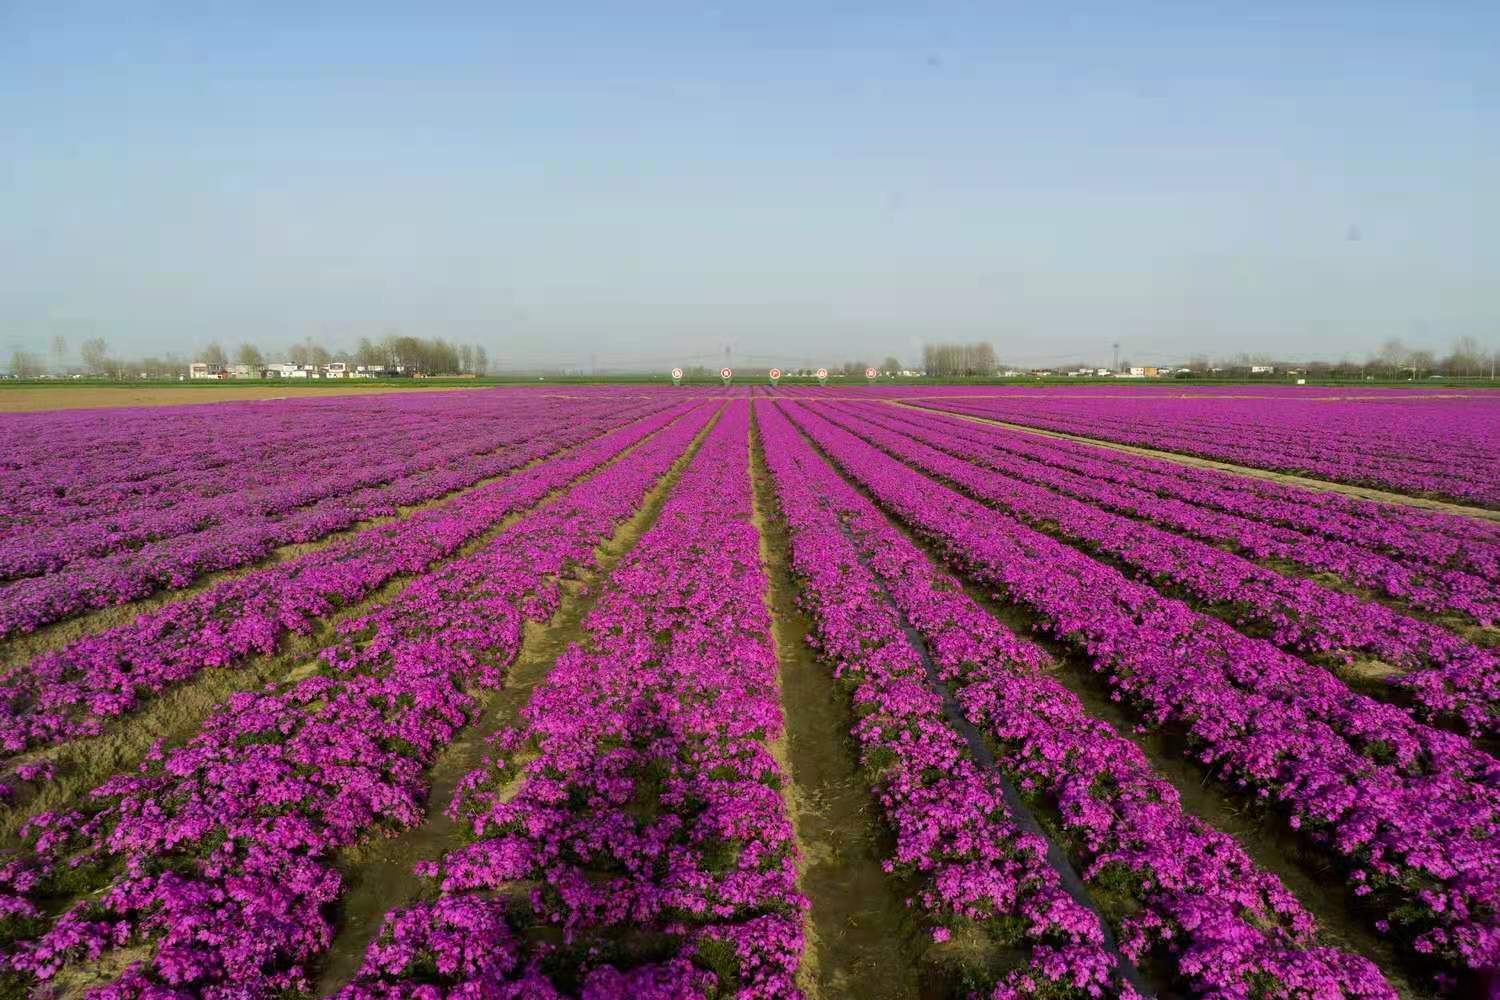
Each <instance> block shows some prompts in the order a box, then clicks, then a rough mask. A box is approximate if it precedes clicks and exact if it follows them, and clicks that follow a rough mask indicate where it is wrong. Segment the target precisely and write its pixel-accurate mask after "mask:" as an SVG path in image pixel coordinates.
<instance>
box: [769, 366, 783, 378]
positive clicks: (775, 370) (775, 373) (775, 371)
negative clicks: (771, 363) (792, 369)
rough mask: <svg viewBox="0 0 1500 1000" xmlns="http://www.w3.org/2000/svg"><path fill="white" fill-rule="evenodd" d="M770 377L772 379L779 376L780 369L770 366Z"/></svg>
mask: <svg viewBox="0 0 1500 1000" xmlns="http://www.w3.org/2000/svg"><path fill="white" fill-rule="evenodd" d="M771 377H772V378H773V379H777V378H781V369H780V368H772V369H771Z"/></svg>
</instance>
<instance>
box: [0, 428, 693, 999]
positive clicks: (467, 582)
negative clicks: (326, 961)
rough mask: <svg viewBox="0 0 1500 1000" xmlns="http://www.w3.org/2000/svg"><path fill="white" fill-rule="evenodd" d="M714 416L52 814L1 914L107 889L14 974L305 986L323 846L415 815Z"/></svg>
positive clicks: (577, 491) (333, 846)
mask: <svg viewBox="0 0 1500 1000" xmlns="http://www.w3.org/2000/svg"><path fill="white" fill-rule="evenodd" d="M711 415H712V410H711V408H709V407H703V406H696V407H691V412H689V413H688V414H687V415H686V416H684V417H683V418H682V419H680V420H678V421H677V422H675V423H673V424H672V425H671V426H669V427H667V428H665V429H663V430H662V431H661V432H660V433H658V434H657V435H655V436H654V437H652V438H651V439H650V440H648V441H646V442H645V443H643V444H642V445H641V446H640V447H639V448H638V449H636V451H634V452H633V453H632V454H631V455H630V457H629V460H628V461H622V462H616V463H614V464H612V465H610V466H608V467H607V468H605V469H604V470H602V471H601V472H599V473H598V474H597V475H596V476H594V477H593V478H591V479H589V480H586V481H584V482H581V483H579V484H577V485H576V486H574V487H573V488H572V489H570V490H568V491H567V492H566V493H564V494H562V495H561V496H559V497H557V498H556V499H554V500H552V501H550V502H548V503H546V504H544V505H543V506H542V507H540V508H538V509H537V510H536V511H534V512H533V513H531V514H530V515H528V516H527V517H525V518H523V519H521V520H520V521H518V522H516V523H515V524H513V525H511V526H510V527H509V528H508V529H507V530H506V531H504V532H503V533H501V534H500V535H499V536H497V537H496V538H495V539H493V540H492V541H491V542H490V543H488V544H487V545H485V546H484V547H482V548H481V549H479V550H477V551H476V552H474V553H471V554H468V555H466V556H464V557H462V558H460V559H458V560H456V561H455V562H453V563H451V564H449V565H447V566H445V567H443V568H441V569H439V570H435V571H433V572H431V573H429V574H426V575H424V576H421V577H419V578H418V579H416V580H414V581H413V582H412V584H411V585H410V586H409V587H407V588H406V589H405V590H404V591H403V592H402V593H401V594H400V595H399V596H398V597H397V598H396V599H395V600H394V601H392V602H391V603H389V604H386V605H383V606H381V607H379V608H377V609H375V610H374V611H372V612H370V613H369V614H366V615H364V616H361V617H359V618H357V619H352V620H349V621H347V622H345V623H343V624H342V625H341V626H340V628H341V633H342V638H341V640H340V641H339V642H338V643H337V644H336V645H334V646H331V647H329V648H328V649H327V650H325V652H324V655H323V658H322V663H321V668H320V669H319V670H318V671H317V672H316V673H314V674H313V675H312V676H309V677H306V678H303V679H301V680H297V681H293V682H289V683H287V684H285V685H283V686H280V687H274V686H273V687H268V688H266V689H264V690H262V691H258V692H245V693H242V694H237V695H234V696H233V697H231V698H230V699H229V701H228V702H227V703H226V704H225V705H224V706H222V707H221V708H220V709H218V710H217V711H215V712H214V713H213V714H212V715H211V716H210V718H209V719H208V720H207V721H206V722H205V724H204V726H203V728H202V730H201V731H200V732H199V734H198V735H197V736H195V737H194V738H193V739H191V740H189V741H188V742H187V743H186V744H185V745H183V746H182V747H180V748H177V749H174V750H170V751H163V752H158V753H156V754H154V755H153V756H152V758H151V759H150V760H148V761H147V762H146V763H145V764H144V765H143V766H142V768H141V769H140V771H139V773H137V774H133V775H121V776H119V777H116V778H114V779H112V780H110V781H108V782H106V783H105V784H104V785H102V786H101V787H99V788H97V789H95V790H94V792H93V794H92V796H91V798H90V800H89V802H88V803H87V804H86V806H85V807H84V808H82V809H79V810H76V811H73V812H69V813H64V814H45V815H43V816H41V817H38V818H37V819H36V820H35V821H34V822H32V823H31V824H29V827H28V830H27V831H26V836H27V840H28V843H29V846H30V852H29V854H28V855H26V856H23V857H19V858H16V859H14V860H12V861H10V862H8V863H7V864H6V865H5V866H4V867H3V868H0V900H4V902H3V903H0V906H3V907H4V910H5V912H7V913H9V914H10V915H11V917H12V919H31V920H37V919H41V918H42V917H43V913H42V912H41V910H40V909H39V908H38V907H37V906H36V904H35V902H34V900H36V899H38V898H39V897H40V896H44V895H46V894H47V892H48V889H49V887H50V886H51V885H53V884H55V883H56V881H57V880H58V879H60V878H66V877H72V878H73V879H74V880H77V879H80V878H81V879H84V880H89V879H92V880H93V881H95V882H97V883H98V886H97V889H96V890H95V891H92V892H88V893H86V894H85V895H83V896H82V897H81V898H80V899H79V900H78V901H77V902H75V903H74V904H73V905H72V906H70V907H69V908H68V909H67V910H66V911H65V912H63V913H62V914H61V915H60V916H59V917H57V918H56V919H55V920H53V921H51V922H50V926H49V927H47V929H46V930H45V932H44V933H41V934H40V935H38V936H34V937H25V938H23V940H21V941H20V942H19V943H18V944H16V945H15V946H13V948H12V954H11V955H10V956H9V959H8V963H9V965H10V966H11V967H12V968H13V969H15V970H17V971H19V972H22V973H25V974H29V975H30V976H33V977H35V978H36V979H38V980H47V979H49V978H51V977H53V976H54V975H55V974H56V973H57V972H58V971H59V970H60V969H61V968H62V967H64V966H65V965H67V964H69V963H75V962H92V961H95V960H98V959H99V958H100V957H102V956H103V955H104V954H105V953H106V952H108V951H110V950H113V949H118V948H122V947H132V946H144V948H145V950H146V951H147V953H148V955H149V957H148V958H146V959H144V960H143V961H141V962H138V963H134V964H133V965H132V966H131V968H130V969H129V970H127V971H126V973H125V974H124V976H123V978H121V979H120V980H119V981H118V982H116V983H115V984H113V985H112V986H110V987H107V988H105V989H104V990H103V991H102V994H103V995H104V996H108V997H111V998H124V997H150V996H155V995H157V990H158V988H159V987H162V986H165V987H168V988H170V989H174V990H180V991H191V992H192V993H193V994H194V995H204V996H210V997H224V998H228V997H251V996H270V995H272V994H274V993H276V992H277V991H281V990H287V989H295V990H306V989H308V988H309V981H308V970H309V963H310V962H311V961H312V960H314V959H315V958H316V957H317V956H319V955H320V954H321V953H322V952H323V951H325V950H326V949H327V947H328V944H329V941H330V939H331V937H332V933H333V926H332V924H331V922H330V917H329V909H330V904H332V903H334V902H335V901H336V900H337V899H338V897H339V894H340V890H341V878H340V875H339V873H338V870H337V868H336V867H335V865H334V860H335V859H334V852H335V851H336V850H337V849H339V848H341V847H345V846H348V845H350V844H354V843H357V842H358V841H360V840H362V839H365V838H368V837H371V836H374V835H378V834H379V833H381V832H385V831H392V830H398V829H401V828H405V827H409V826H412V825H414V824H416V823H419V822H421V820H422V818H423V815H424V811H425V798H426V794H427V789H428V778H427V775H426V770H427V768H428V767H429V766H430V765H431V764H432V762H433V759H434V757H435V755H436V754H437V752H438V751H439V750H440V749H441V748H442V747H444V746H446V745H447V744H448V743H449V742H450V741H451V740H452V739H453V737H454V736H455V734H456V733H457V732H458V731H459V729H460V728H461V727H463V726H464V725H465V724H466V723H467V722H469V721H470V717H471V715H472V713H473V710H474V707H475V700H474V695H473V693H472V692H474V691H475V690H479V689H484V688H494V687H497V686H498V685H500V684H501V683H502V681H503V677H504V674H505V669H506V666H507V665H508V664H509V663H510V662H512V660H513V659H514V656H515V654H516V651H517V649H518V647H519V645H520V641H521V633H522V626H523V623H524V621H525V620H526V619H531V620H535V621H541V620H545V619H547V618H548V617H550V616H551V614H552V613H553V612H554V610H555V609H556V608H557V606H558V604H559V603H560V600H561V596H562V588H561V584H560V578H561V577H562V576H563V575H564V574H566V573H570V572H574V571H576V569H577V568H579V567H586V566H588V565H590V564H591V563H592V561H593V560H594V558H595V551H596V548H597V546H598V545H599V544H600V543H601V542H602V541H603V540H604V539H605V538H607V537H608V536H609V534H610V533H611V532H612V531H613V529H614V527H615V526H616V525H617V524H618V523H619V522H620V521H622V520H623V519H624V518H626V517H628V516H629V515H630V513H631V512H632V511H633V510H635V509H636V508H638V507H639V505H640V504H641V502H642V501H643V500H644V498H645V496H646V493H647V492H648V490H649V489H650V487H651V486H652V484H653V483H655V482H656V481H657V480H659V479H660V478H661V476H662V475H663V474H664V473H665V472H666V471H667V469H668V468H669V467H670V465H671V464H672V463H673V462H674V461H675V460H676V459H677V458H678V457H679V456H680V455H681V454H682V453H683V451H684V450H685V449H686V448H687V447H688V445H689V444H690V442H691V441H692V440H693V438H694V437H696V436H697V435H698V434H699V433H700V432H701V429H702V427H703V426H704V424H705V423H706V421H707V420H708V419H709V417H710V416H711Z"/></svg>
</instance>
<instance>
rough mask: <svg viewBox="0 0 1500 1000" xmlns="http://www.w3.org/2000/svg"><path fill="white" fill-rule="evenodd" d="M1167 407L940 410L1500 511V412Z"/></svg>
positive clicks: (1027, 404) (1132, 400)
mask: <svg viewBox="0 0 1500 1000" xmlns="http://www.w3.org/2000/svg"><path fill="white" fill-rule="evenodd" d="M1204 395H1205V397H1206V398H1198V399H1194V398H1164V397H1151V396H1140V395H1136V394H1128V395H1107V394H1102V393H1093V392H1090V393H1078V394H1069V395H1064V394H1061V393H1041V394H1038V393H1032V394H1027V395H1026V396H1025V397H1016V396H1004V395H1002V396H998V397H996V396H993V395H991V396H989V397H987V398H974V399H964V398H961V397H960V398H956V399H945V400H942V401H939V402H937V403H936V404H935V405H937V406H938V407H939V408H942V409H954V410H961V411H962V412H967V413H976V414H979V415H981V416H986V417H992V418H996V419H1000V420H1007V421H1012V422H1015V423H1020V424H1026V425H1028V426H1032V427H1042V428H1046V429H1048V430H1057V431H1064V432H1067V433H1072V434H1081V435H1083V436H1085V437H1098V438H1105V439H1107V440H1111V441H1121V442H1126V443H1129V444H1135V445H1144V446H1146V447H1149V448H1157V449H1161V450H1164V451H1176V452H1184V453H1187V454H1191V455H1200V456H1204V457H1207V458H1215V459H1222V460H1225V461H1229V462H1235V463H1238V464H1242V465H1250V466H1254V467H1256V468H1262V469H1275V470H1278V471H1283V472H1292V473H1305V474H1309V475H1313V476H1317V477H1319V478H1322V479H1329V480H1333V481H1334V482H1342V483H1354V484H1360V485H1368V486H1375V487H1379V488H1382V489H1388V490H1394V491H1396V492H1400V493H1433V494H1438V495H1441V496H1446V497H1451V498H1454V499H1457V500H1461V501H1465V502H1468V503H1477V504H1481V505H1483V506H1487V507H1496V506H1500V481H1497V480H1496V478H1495V477H1494V476H1493V475H1491V474H1489V472H1488V471H1487V470H1491V469H1494V468H1495V466H1496V464H1497V463H1500V435H1497V434H1496V432H1495V431H1494V429H1493V428H1494V427H1495V426H1496V425H1497V424H1500V401H1497V400H1495V399H1494V398H1493V397H1490V396H1474V397H1469V398H1463V399H1440V398H1435V397H1430V396H1429V397H1423V396H1414V395H1408V396H1405V397H1398V396H1388V397H1386V398H1384V399H1378V400H1371V399H1360V400H1326V399H1325V400H1318V399H1305V398H1304V399H1295V398H1289V397H1286V396H1280V397H1272V398H1255V397H1254V395H1253V394H1251V395H1249V396H1244V397H1241V398H1236V397H1235V396H1234V395H1225V394H1220V395H1216V396H1209V395H1208V394H1204Z"/></svg>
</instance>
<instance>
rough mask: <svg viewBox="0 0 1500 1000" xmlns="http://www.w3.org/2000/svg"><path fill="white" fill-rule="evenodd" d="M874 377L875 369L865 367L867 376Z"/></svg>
mask: <svg viewBox="0 0 1500 1000" xmlns="http://www.w3.org/2000/svg"><path fill="white" fill-rule="evenodd" d="M874 377H875V369H873V368H866V369H865V378H874Z"/></svg>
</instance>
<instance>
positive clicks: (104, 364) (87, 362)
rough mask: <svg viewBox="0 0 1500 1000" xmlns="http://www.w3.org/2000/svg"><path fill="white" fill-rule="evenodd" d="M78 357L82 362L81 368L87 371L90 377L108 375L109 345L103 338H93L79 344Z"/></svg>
mask: <svg viewBox="0 0 1500 1000" xmlns="http://www.w3.org/2000/svg"><path fill="white" fill-rule="evenodd" d="M78 357H79V358H81V359H82V360H83V367H84V368H86V369H88V373H89V374H90V375H105V374H108V373H109V369H110V361H109V345H108V344H106V343H105V342H104V338H103V337H93V338H90V339H89V340H85V341H84V342H83V343H82V344H79V345H78Z"/></svg>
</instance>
